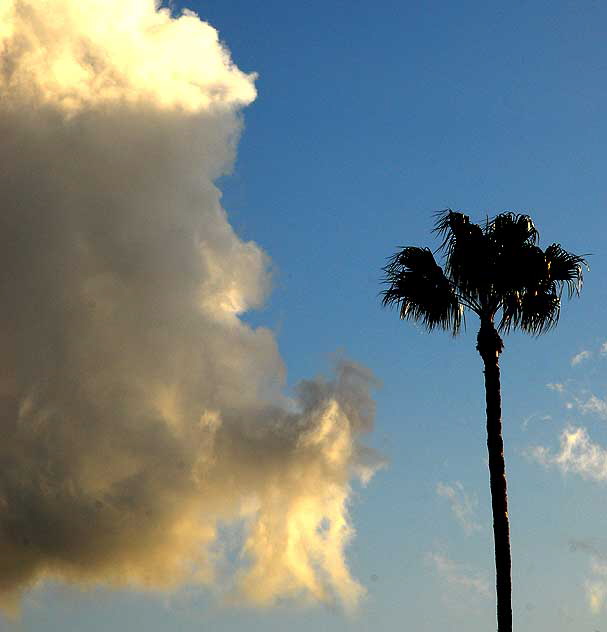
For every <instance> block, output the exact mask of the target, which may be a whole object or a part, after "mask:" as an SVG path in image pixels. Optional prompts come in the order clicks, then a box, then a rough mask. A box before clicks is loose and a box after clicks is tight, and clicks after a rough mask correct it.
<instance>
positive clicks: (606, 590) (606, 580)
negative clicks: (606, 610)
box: [569, 540, 607, 614]
mask: <svg viewBox="0 0 607 632" xmlns="http://www.w3.org/2000/svg"><path fill="white" fill-rule="evenodd" d="M569 548H570V550H571V551H575V552H578V551H579V552H582V553H587V554H589V555H590V557H591V559H590V576H589V577H588V578H587V579H586V581H585V582H584V592H585V593H586V601H587V603H588V607H589V608H590V611H591V612H592V613H593V614H600V612H601V611H602V610H603V607H604V605H605V599H606V598H607V561H606V560H607V554H606V553H605V551H603V550H602V549H601V547H599V546H598V545H597V544H596V543H595V542H593V541H587V540H570V542H569Z"/></svg>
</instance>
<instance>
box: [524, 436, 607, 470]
mask: <svg viewBox="0 0 607 632" xmlns="http://www.w3.org/2000/svg"><path fill="white" fill-rule="evenodd" d="M529 454H530V455H531V456H532V458H534V459H535V460H537V461H538V462H539V463H542V464H543V465H545V466H555V467H557V468H559V469H560V470H561V471H562V472H564V473H568V472H573V473H574V474H579V475H580V476H582V477H583V478H586V479H589V480H594V481H605V480H607V449H605V448H603V447H602V446H600V445H598V444H597V443H593V442H592V441H591V439H590V437H589V436H588V432H587V431H586V429H585V428H582V427H577V428H576V427H573V426H570V427H568V428H566V429H565V430H563V432H562V433H561V436H560V449H559V451H558V452H557V453H552V452H551V451H550V450H549V449H548V448H546V447H544V446H536V447H533V448H531V450H530V451H529Z"/></svg>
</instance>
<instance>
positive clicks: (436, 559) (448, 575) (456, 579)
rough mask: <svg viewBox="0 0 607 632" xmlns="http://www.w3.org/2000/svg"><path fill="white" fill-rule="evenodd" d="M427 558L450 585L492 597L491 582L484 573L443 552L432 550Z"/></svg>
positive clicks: (474, 593)
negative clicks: (460, 562) (455, 560)
mask: <svg viewBox="0 0 607 632" xmlns="http://www.w3.org/2000/svg"><path fill="white" fill-rule="evenodd" d="M426 560H427V561H428V562H429V563H430V564H431V565H432V566H433V567H434V569H435V571H436V573H437V574H438V575H439V577H440V578H441V580H442V581H444V582H445V583H446V584H447V585H448V586H449V587H451V588H454V589H458V590H462V589H463V590H464V592H466V593H469V594H472V595H474V596H479V597H483V598H487V599H488V598H490V597H491V594H492V592H491V583H490V582H489V579H488V578H487V577H486V575H485V574H484V573H481V572H478V571H474V570H472V569H470V568H469V567H468V566H466V565H464V564H459V563H457V562H454V561H453V560H452V559H450V558H449V557H447V556H446V555H443V554H442V553H437V552H430V553H428V554H427V555H426Z"/></svg>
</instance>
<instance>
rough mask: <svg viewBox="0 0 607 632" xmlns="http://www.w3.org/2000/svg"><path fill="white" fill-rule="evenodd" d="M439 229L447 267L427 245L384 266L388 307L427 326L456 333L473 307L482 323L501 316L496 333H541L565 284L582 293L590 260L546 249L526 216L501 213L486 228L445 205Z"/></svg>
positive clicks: (554, 317) (556, 247)
mask: <svg viewBox="0 0 607 632" xmlns="http://www.w3.org/2000/svg"><path fill="white" fill-rule="evenodd" d="M434 232H436V233H437V234H438V235H439V236H440V237H441V238H442V240H443V241H442V243H441V245H440V246H439V248H438V251H437V252H442V253H443V254H444V256H445V266H444V271H443V269H442V268H441V267H440V265H438V264H437V263H436V260H435V258H434V254H433V253H432V251H431V250H430V249H429V248H416V247H406V248H403V249H402V250H400V251H398V252H397V253H396V254H394V255H393V256H392V257H391V258H390V260H389V262H388V264H387V265H386V266H385V267H384V268H383V270H384V272H385V277H384V282H385V283H386V284H387V286H388V287H387V288H386V289H385V290H384V291H383V292H382V295H383V300H382V302H383V304H384V305H395V306H397V307H398V308H399V311H400V317H401V318H403V319H412V320H417V321H420V322H422V323H423V324H424V325H425V326H426V328H427V329H428V330H432V329H435V328H442V329H447V330H451V331H452V333H453V335H455V334H457V333H458V332H459V330H460V328H461V326H462V323H463V317H464V310H465V309H470V310H472V311H473V312H475V313H476V314H478V316H479V317H480V319H481V322H490V323H493V322H494V320H495V319H496V317H499V322H498V325H497V328H498V330H499V331H502V332H508V331H509V330H510V329H516V328H520V329H521V330H523V331H526V332H528V333H531V334H535V335H539V334H541V333H543V332H545V331H547V330H549V329H550V328H552V327H553V326H555V325H556V323H557V322H558V318H559V313H560V303H561V295H562V292H563V289H566V291H567V293H568V295H569V298H571V297H572V296H573V295H574V294H579V291H580V289H581V285H582V268H583V267H584V266H585V267H587V263H586V260H585V259H584V258H583V257H581V256H578V255H575V254H572V253H570V252H567V251H566V250H563V248H561V246H560V244H552V245H551V246H548V248H546V250H542V249H541V248H540V247H539V246H538V245H537V244H538V241H539V234H538V231H537V229H536V228H535V226H534V224H533V222H532V220H531V218H530V217H529V216H528V215H522V214H516V213H510V212H507V213H500V214H499V215H497V216H496V217H494V218H493V219H491V220H489V219H487V220H486V222H485V223H484V226H481V225H478V224H474V223H473V222H471V221H470V218H469V217H468V216H467V215H464V214H463V213H459V212H456V211H452V210H451V209H447V210H445V211H442V212H440V213H439V214H438V215H437V221H436V225H435V229H434Z"/></svg>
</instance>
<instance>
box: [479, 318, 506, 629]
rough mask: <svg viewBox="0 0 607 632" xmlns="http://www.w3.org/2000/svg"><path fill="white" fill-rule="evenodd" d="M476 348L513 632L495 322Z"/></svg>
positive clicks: (486, 323) (498, 570)
mask: <svg viewBox="0 0 607 632" xmlns="http://www.w3.org/2000/svg"><path fill="white" fill-rule="evenodd" d="M476 348H477V349H478V352H479V353H480V355H481V358H482V359H483V363H484V365H485V370H484V374H485V399H486V402H487V450H488V452H489V477H490V481H491V507H492V509H493V538H494V542H495V576H496V581H495V585H496V593H497V629H498V632H512V568H511V560H510V524H509V521H508V493H507V489H506V464H505V461H504V441H503V439H502V403H501V393H500V368H499V355H500V353H501V351H502V349H503V343H502V339H501V338H500V336H499V334H498V333H497V331H496V329H495V326H494V324H493V322H492V321H491V320H483V321H481V328H480V330H479V332H478V337H477V347H476Z"/></svg>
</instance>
